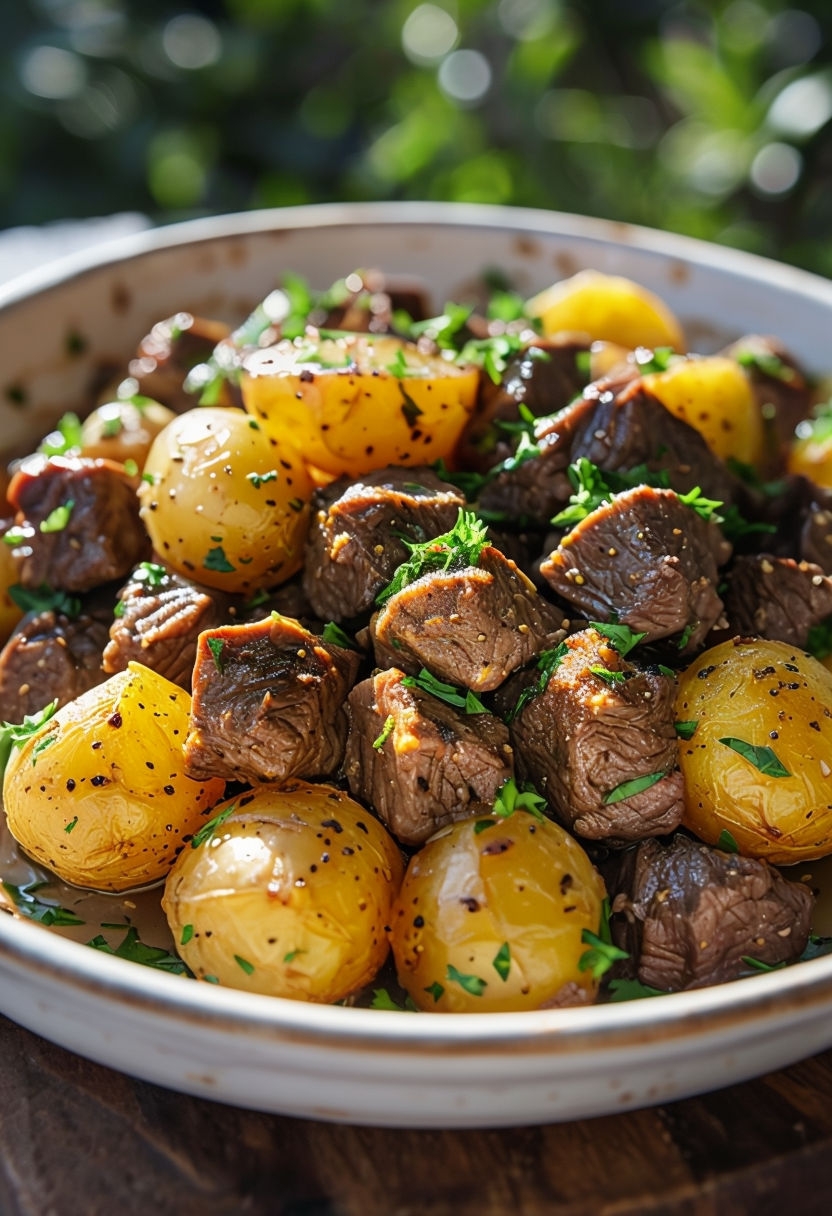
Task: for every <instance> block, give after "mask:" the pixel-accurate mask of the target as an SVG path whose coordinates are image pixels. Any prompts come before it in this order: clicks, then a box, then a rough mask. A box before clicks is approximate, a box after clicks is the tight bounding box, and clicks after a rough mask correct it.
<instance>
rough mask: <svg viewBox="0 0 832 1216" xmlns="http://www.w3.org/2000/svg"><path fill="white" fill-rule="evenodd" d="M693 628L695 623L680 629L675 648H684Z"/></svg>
mask: <svg viewBox="0 0 832 1216" xmlns="http://www.w3.org/2000/svg"><path fill="white" fill-rule="evenodd" d="M695 629H696V625H685V627H684V629H683V630H682V633H681V636H680V637H679V641H678V642H677V643H676V649H677V650H684V649H685V647H686V646H687V644H688V642H689V641H690V639H691V637H692V636H693V633H694V631H695Z"/></svg>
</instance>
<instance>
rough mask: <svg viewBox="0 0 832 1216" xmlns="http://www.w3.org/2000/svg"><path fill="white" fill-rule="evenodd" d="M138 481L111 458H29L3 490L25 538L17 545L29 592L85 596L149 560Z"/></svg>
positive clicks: (22, 571) (25, 583)
mask: <svg viewBox="0 0 832 1216" xmlns="http://www.w3.org/2000/svg"><path fill="white" fill-rule="evenodd" d="M136 484H137V482H136V479H135V478H131V477H128V475H127V474H126V473H125V471H124V466H123V465H120V464H116V463H115V462H114V461H111V460H87V459H85V458H83V457H80V456H72V457H69V456H50V457H46V456H29V457H27V459H26V460H24V461H22V462H21V464H20V466H19V467H18V469H17V471H16V473H15V475H14V477H13V478H12V480H11V484H10V485H9V502H10V503H11V504H12V506H13V507H14V508H15V511H16V512H17V514H16V517H15V528H16V529H18V530H19V531H20V532H22V534H23V539H22V541H21V542H20V544H19V545H17V546H16V548H15V551H14V552H15V559H16V561H17V563H18V573H19V578H20V582H21V583H22V585H23V586H24V587H28V588H29V589H30V590H34V591H36V590H38V589H39V588H41V587H43V586H46V587H51V588H53V589H56V590H61V591H72V592H83V591H90V590H91V589H92V588H93V587H98V586H101V585H103V584H104V583H109V582H113V581H114V580H116V579H123V578H125V577H126V576H127V575H128V574H129V573H130V571H131V570H132V569H133V567H134V566H135V565H136V564H137V563H138V562H140V561H141V560H142V559H143V558H146V557H149V556H150V541H149V539H148V536H147V532H146V531H145V528H144V524H143V523H142V521H141V519H140V518H139V500H138V498H137V496H136Z"/></svg>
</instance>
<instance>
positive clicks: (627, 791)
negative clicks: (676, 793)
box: [604, 773, 667, 806]
mask: <svg viewBox="0 0 832 1216" xmlns="http://www.w3.org/2000/svg"><path fill="white" fill-rule="evenodd" d="M666 776H667V773H645V774H644V775H643V776H641V777H633V778H632V780H630V781H622V782H621V784H620V785H617V786H616V787H615V789H612V790H610V792H609V793H608V794H605V795H604V805H605V806H609V805H610V804H611V803H613V802H623V801H624V799H625V798H633V797H634V796H635V795H636V794H641V793H643V792H644V790H649V789H650V786H651V785H656V783H657V782H659V781H661V780H663V778H665V777H666Z"/></svg>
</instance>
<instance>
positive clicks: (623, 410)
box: [480, 379, 737, 525]
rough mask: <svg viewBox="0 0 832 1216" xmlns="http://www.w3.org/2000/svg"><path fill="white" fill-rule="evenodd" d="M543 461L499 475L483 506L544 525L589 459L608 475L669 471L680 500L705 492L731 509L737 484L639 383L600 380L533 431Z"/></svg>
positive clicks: (698, 437) (702, 443)
mask: <svg viewBox="0 0 832 1216" xmlns="http://www.w3.org/2000/svg"><path fill="white" fill-rule="evenodd" d="M535 439H536V441H537V443H538V445H539V448H540V453H539V455H532V456H530V457H529V458H528V459H524V460H523V461H522V462H520V463H519V464H517V465H516V466H515V467H514V468H512V469H510V470H509V471H506V472H501V473H499V474H498V476H497V477H495V478H494V480H493V481H492V482H490V484H489V485H487V486H486V487H485V489H484V490H483V492H482V495H481V497H480V506H481V507H482V508H483V509H485V510H488V511H499V512H501V513H504V514H505V515H506V516H507V517H508V518H510V519H516V518H524V519H529V520H535V521H538V522H539V523H540V524H542V525H543V524H545V523H546V522H547V521H548V520H549V519H551V517H552V516H553V515H554V514H555V513H556V512H557V511H559V510H560V509H561V508H562V507H563V506H565V504H566V503H567V502H568V501H569V497H570V495H571V493H572V486H571V484H570V482H569V479H568V477H567V475H566V470H567V468H568V466H569V465H570V463H573V462H574V461H576V460H578V459H580V458H581V457H585V458H586V459H587V460H589V461H591V462H592V463H593V464H595V465H597V466H598V468H599V469H601V470H602V471H604V472H612V473H616V472H627V471H629V470H630V469H633V468H636V467H638V466H641V465H645V466H646V467H647V469H648V470H649V471H650V472H651V473H657V472H659V471H660V470H664V471H665V472H666V474H667V478H668V484H669V485H670V487H671V488H672V489H674V490H677V491H678V492H679V493H681V494H685V493H687V492H688V491H689V490H692V489H693V488H694V487H695V486H699V487H700V488H701V490H702V492H703V494H705V495H706V496H707V497H708V498H714V499H717V500H718V501H719V502H723V503H731V502H733V500H734V498H735V497H736V493H737V481H736V479H735V478H734V477H733V476H732V475H731V474H730V473H729V472H728V470H727V469H726V468H725V466H724V465H723V464H722V462H721V461H720V460H719V459H718V458H717V457H716V456H714V455H713V453H712V452H711V450H710V448H709V447H708V445H707V444H706V442H705V440H704V439H703V438H702V436H701V435H700V434H699V432H698V431H697V430H695V429H694V428H693V427H692V426H689V425H688V424H687V423H686V422H683V421H682V419H681V418H677V417H676V416H675V415H674V414H671V413H670V411H669V410H667V409H665V407H664V406H663V405H662V403H661V402H660V401H659V400H658V399H657V398H656V397H653V396H651V395H650V394H649V393H647V392H645V391H644V389H643V388H642V387H641V380H635V381H632V380H630V379H625V380H624V381H623V385H622V382H618V381H604V380H599V381H598V382H596V383H595V384H590V385H589V386H588V387H587V388H586V390H585V391H584V394H583V396H582V397H580V398H579V399H578V400H577V401H574V402H572V404H571V405H568V406H567V407H566V409H564V410H561V411H560V413H558V414H555V415H554V416H553V417H552V418H549V419H541V421H540V422H539V423H538V424H537V426H536V427H535Z"/></svg>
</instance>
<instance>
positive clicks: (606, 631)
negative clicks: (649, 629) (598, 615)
mask: <svg viewBox="0 0 832 1216" xmlns="http://www.w3.org/2000/svg"><path fill="white" fill-rule="evenodd" d="M589 626H590V628H591V629H594V630H595V632H596V633H600V634H601V636H602V637H605V638H606V639H607V641H608V642H611V643H612V645H613V647H614V648H615V649H616V650H617V651H618V653H619V654H620V655H621V657H622V658H625V657H626V656H627V655H628V654H629V653H630V651H631V650H633V649H634V647H636V646H638V644H639V642H643V641H644V639H645V638H646V637H647V634H646V633H635V632H634V631H633V630H632V629H630V627H629V625H606V624H604V623H603V622H601V621H590V622H589Z"/></svg>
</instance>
